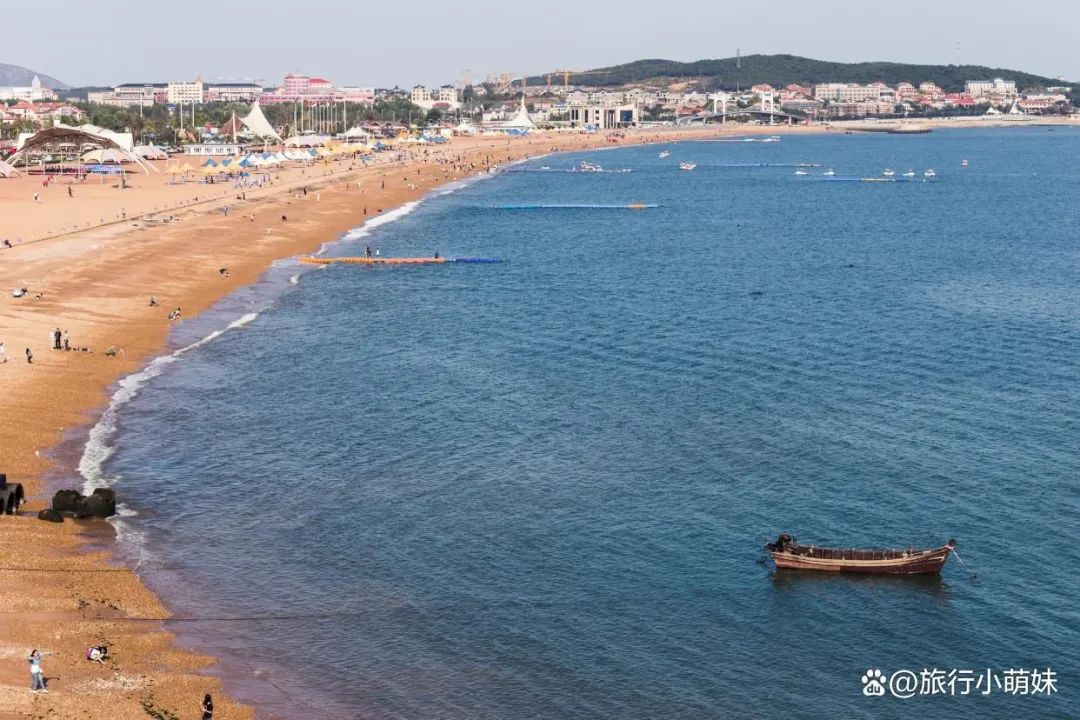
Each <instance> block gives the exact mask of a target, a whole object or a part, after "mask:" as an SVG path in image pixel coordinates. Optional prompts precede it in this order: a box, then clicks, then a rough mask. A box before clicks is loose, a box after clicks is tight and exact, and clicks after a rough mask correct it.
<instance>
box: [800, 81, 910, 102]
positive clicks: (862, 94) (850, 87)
mask: <svg viewBox="0 0 1080 720" xmlns="http://www.w3.org/2000/svg"><path fill="white" fill-rule="evenodd" d="M814 99H816V100H825V101H828V102H842V103H857V102H863V101H864V100H889V101H895V100H896V91H895V90H893V89H892V88H890V87H889V86H888V85H885V84H883V83H871V84H870V85H858V84H856V83H822V84H820V85H815V86H814Z"/></svg>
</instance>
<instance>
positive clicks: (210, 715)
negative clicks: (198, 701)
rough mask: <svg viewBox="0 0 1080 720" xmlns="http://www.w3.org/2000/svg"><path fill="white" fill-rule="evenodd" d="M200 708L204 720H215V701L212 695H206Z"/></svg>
mask: <svg viewBox="0 0 1080 720" xmlns="http://www.w3.org/2000/svg"><path fill="white" fill-rule="evenodd" d="M199 707H200V708H201V709H202V720H214V699H213V698H212V697H210V693H206V695H205V696H204V697H203V699H202V705H200V706H199Z"/></svg>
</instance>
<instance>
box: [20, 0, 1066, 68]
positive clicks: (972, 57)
mask: <svg viewBox="0 0 1080 720" xmlns="http://www.w3.org/2000/svg"><path fill="white" fill-rule="evenodd" d="M4 5H5V7H4V11H3V24H4V35H5V37H4V42H3V43H2V44H0V62H6V63H12V64H15V65H23V66H26V67H29V68H31V69H33V70H36V71H38V72H42V73H46V74H48V75H52V76H53V77H56V78H57V79H59V80H61V81H62V82H67V83H70V84H72V85H113V84H117V83H121V82H147V81H168V80H181V79H193V78H194V77H195V75H196V74H202V76H203V79H205V80H223V79H251V78H258V79H261V80H262V81H263V82H264V83H265V84H267V85H271V84H278V83H279V82H280V80H281V77H282V76H283V75H284V74H285V73H286V72H290V71H293V72H304V73H308V74H312V75H318V76H322V77H325V78H327V79H329V80H331V81H332V82H334V83H336V84H340V85H377V86H380V87H383V86H392V85H395V84H397V85H400V86H402V87H407V86H411V85H413V84H414V83H418V82H419V83H425V84H429V85H431V84H441V83H448V82H457V81H459V80H460V79H461V76H462V74H463V72H464V71H465V70H470V71H471V75H472V77H473V79H474V80H475V79H478V78H482V77H483V76H485V75H486V74H488V73H495V72H514V73H521V72H530V73H540V72H544V71H548V70H552V69H555V68H562V67H566V68H570V69H574V70H584V69H588V68H593V67H600V66H604V65H613V64H617V63H621V62H626V61H630V60H636V59H641V58H667V59H672V60H696V59H701V58H721V57H730V56H733V55H734V54H735V49H736V48H741V49H742V53H743V54H744V55H747V54H751V53H792V54H796V55H805V56H808V57H813V58H818V59H822V60H838V61H858V60H892V61H899V62H919V63H954V62H956V46H957V43H958V42H959V44H960V61H961V62H962V63H964V64H979V65H990V66H993V67H1007V68H1013V69H1017V70H1025V71H1028V72H1034V73H1037V74H1041V75H1047V76H1050V77H1057V76H1059V75H1064V76H1066V77H1067V78H1069V79H1072V80H1080V52H1077V51H1076V50H1075V42H1076V40H1077V37H1078V36H1080V2H1076V0H1027V1H1026V2H1024V3H1022V4H1021V3H1013V2H1005V1H1004V0H978V1H976V0H932V1H930V0H904V1H903V2H897V3H876V2H865V1H864V0H860V1H859V2H851V1H849V2H840V1H838V0H813V1H812V2H807V1H806V0H745V1H744V2H736V3H725V2H723V0H682V1H681V2H656V1H655V0H654V1H653V2H648V3H645V2H638V1H637V0H627V1H625V2H581V1H580V0H577V1H575V2H567V1H566V0H541V1H540V2H535V3H518V2H506V1H505V0H500V1H498V2H495V1H493V0H441V1H440V2H433V1H431V0H404V1H398V2H392V1H391V2H372V0H367V1H366V2H363V1H361V0H303V1H302V2H297V1H296V0H289V1H288V2H286V1H284V0H261V1H257V0H214V1H213V2H206V3H199V2H195V3H183V2H179V3H178V2H157V3H136V2H132V1H131V0H93V1H91V2H84V1H77V0H57V1H56V2H21V3H4ZM35 28H41V32H36V31H35ZM911 79H912V80H913V81H918V80H919V79H920V78H911Z"/></svg>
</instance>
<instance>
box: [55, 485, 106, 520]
mask: <svg viewBox="0 0 1080 720" xmlns="http://www.w3.org/2000/svg"><path fill="white" fill-rule="evenodd" d="M45 512H54V513H56V514H57V515H60V516H61V518H62V517H63V516H64V515H72V516H74V517H75V518H107V517H112V516H113V515H115V514H116V492H114V491H113V490H109V489H108V488H98V489H96V490H94V492H93V494H91V495H89V496H87V495H83V494H82V493H80V492H78V491H77V490H60V491H59V492H57V493H56V494H55V495H53V500H52V508H51V510H50V511H42V513H40V514H39V515H38V518H39V519H41V520H50V519H51V518H46V517H42V515H43V514H44V513H45ZM52 522H57V521H56V520H52Z"/></svg>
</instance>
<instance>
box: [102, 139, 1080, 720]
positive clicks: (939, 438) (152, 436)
mask: <svg viewBox="0 0 1080 720" xmlns="http://www.w3.org/2000/svg"><path fill="white" fill-rule="evenodd" d="M661 150H667V151H669V152H670V153H671V156H670V157H668V158H660V157H658V154H659V152H660V151H661ZM964 159H966V160H968V161H969V163H970V164H969V166H968V167H962V166H961V160H964ZM582 160H587V161H590V162H593V163H597V164H599V165H601V166H603V167H604V168H605V169H606V170H623V169H628V170H632V171H633V172H604V173H569V172H559V171H565V170H569V169H571V168H573V167H575V166H576V165H577V164H578V163H579V162H580V161H582ZM682 161H692V162H695V163H697V168H696V169H695V170H693V171H691V172H687V171H680V170H679V169H678V163H679V162H682ZM800 163H812V164H817V165H818V166H816V167H809V168H806V169H805V171H806V172H807V175H805V176H801V175H796V174H795V166H796V165H798V164H800ZM886 167H889V168H892V169H893V170H894V171H895V172H896V177H897V179H902V177H901V176H902V173H904V172H906V171H907V170H908V169H912V170H914V171H915V172H916V176H915V178H913V179H912V180H913V181H911V182H892V183H880V182H876V183H869V182H846V181H831V180H829V179H827V178H826V177H824V176H823V172H824V171H825V170H827V169H829V168H832V169H834V170H835V171H836V176H837V177H847V178H871V177H874V178H877V177H881V174H882V171H883V170H884V169H885V168H886ZM544 168H547V169H544ZM928 168H933V169H935V170H936V171H937V177H936V178H934V179H932V180H931V181H924V177H923V172H924V170H926V169H928ZM1078 200H1080V132H1078V131H1077V130H1075V129H1071V130H1070V129H1056V130H1050V129H1047V128H1039V127H1025V128H1014V129H1005V130H971V131H938V132H934V133H932V134H930V135H922V136H889V135H884V134H863V135H843V134H840V133H832V134H825V135H820V136H785V137H784V138H783V139H782V141H781V142H777V143H750V142H747V143H732V142H685V143H678V144H671V145H667V146H648V147H628V148H619V149H614V150H607V151H591V152H582V153H578V154H571V155H559V156H550V157H546V158H538V159H534V160H532V161H530V162H528V163H525V164H521V165H517V166H513V167H511V168H507V169H506V170H505V171H504V172H502V173H499V174H498V175H495V176H493V177H490V178H487V179H484V180H482V181H477V182H472V183H467V184H464V185H462V186H458V187H456V188H449V189H443V190H440V191H437V192H436V193H433V194H432V195H430V196H429V197H427V198H425V199H424V200H423V201H422V202H420V203H418V204H415V205H410V206H407V207H405V208H403V209H401V210H398V211H395V212H394V213H393V214H389V215H387V216H386V217H381V218H379V221H378V222H375V223H372V224H369V225H367V226H364V227H361V228H358V229H357V230H355V231H353V232H352V233H349V234H348V235H346V236H345V237H344V238H340V239H338V240H337V241H335V242H329V244H328V245H327V247H326V249H325V255H328V256H333V255H362V254H363V253H364V249H365V247H371V248H372V249H373V251H374V250H375V249H378V250H379V252H380V254H381V256H382V257H405V256H430V255H434V253H436V252H438V253H440V255H442V256H444V257H451V258H453V257H464V256H471V257H477V256H480V257H498V258H501V260H502V262H501V263H499V264H486V265H463V264H446V265H443V266H421V267H376V268H371V267H362V266H356V265H334V266H328V267H325V268H321V269H314V270H312V269H310V268H309V266H302V265H299V264H298V263H296V262H295V260H287V261H282V262H279V263H278V264H277V265H275V267H274V268H273V269H271V270H270V271H269V272H268V273H267V274H266V276H265V277H264V278H263V280H262V281H260V282H259V283H258V284H257V285H255V286H253V287H251V288H247V289H245V290H243V291H241V292H239V293H237V294H236V295H234V296H232V297H230V298H228V299H226V300H224V301H223V302H222V303H221V304H220V305H219V306H218V307H216V308H215V309H214V310H213V311H212V312H210V313H208V314H207V315H205V316H203V317H200V318H197V319H194V320H188V321H185V324H184V326H182V327H181V328H179V329H178V330H177V331H176V333H175V336H174V338H173V347H172V348H171V349H170V352H171V351H173V350H175V351H177V352H176V353H174V354H172V355H168V356H166V357H164V358H162V359H160V360H158V361H156V362H155V363H154V364H152V365H151V366H150V367H149V368H147V369H146V370H144V371H143V372H141V373H139V374H138V375H136V376H133V377H131V378H128V379H126V380H125V381H123V382H122V383H121V385H120V386H119V387H118V388H117V395H116V397H115V398H114V401H113V404H112V406H111V407H110V409H109V410H108V411H107V412H106V413H105V416H104V417H103V419H102V422H101V423H100V424H99V425H98V427H96V428H95V429H94V431H93V433H92V435H91V439H90V443H89V445H88V447H87V451H86V452H87V454H86V456H85V457H84V458H83V462H82V469H83V471H84V473H85V474H86V475H87V476H88V479H89V480H90V482H92V483H94V484H112V485H113V486H114V487H115V488H116V490H117V493H118V496H119V498H120V499H121V500H122V502H123V503H124V506H125V512H124V517H122V518H120V519H119V520H118V522H117V528H118V535H119V547H120V549H121V553H122V555H123V556H124V557H125V558H126V559H127V560H128V561H129V562H131V563H132V564H133V565H134V566H136V567H137V568H138V571H139V572H140V574H141V575H142V576H143V577H145V578H146V579H147V580H148V581H149V582H150V583H151V586H152V587H154V588H155V589H157V590H160V591H161V592H162V593H163V594H164V595H165V597H166V599H167V600H168V602H169V603H170V606H171V609H172V610H173V611H174V613H175V615H176V617H177V620H176V621H174V622H171V623H169V625H168V627H169V629H170V630H172V631H174V632H177V633H178V634H179V637H180V640H181V642H182V643H184V644H185V645H187V646H191V647H195V648H198V649H200V650H203V651H206V652H208V653H211V654H214V655H216V656H218V657H220V658H221V660H222V664H221V666H220V669H219V671H218V672H219V673H220V674H221V675H222V676H223V677H224V678H225V681H226V686H227V688H228V689H230V690H232V691H233V692H234V693H237V694H239V695H240V696H241V697H243V698H244V699H247V700H249V701H253V702H255V703H256V704H257V705H258V707H259V710H260V712H261V713H262V716H263V717H265V718H289V719H290V720H291V719H292V718H300V717H318V718H326V719H331V720H336V719H345V718H375V719H381V718H417V719H421V718H422V719H440V720H441V719H446V720H473V719H476V720H480V719H483V720H488V719H490V720H524V719H533V718H535V719H537V720H562V719H566V718H595V719H597V720H638V719H641V720H644V719H652V718H657V719H660V718H664V719H684V718H685V719H687V720H690V719H698V718H920V720H924V719H926V718H950V719H957V720H965V719H971V720H976V719H978V720H983V719H986V718H990V719H993V718H1010V719H1012V718H1018V717H1022V718H1063V717H1069V716H1070V713H1076V712H1077V708H1080V690H1078V686H1080V609H1078V608H1080V606H1078V604H1077V598H1078V597H1080V580H1078V579H1077V578H1078V574H1077V568H1078V566H1080V543H1078V542H1077V534H1078V529H1080V489H1078V478H1080V367H1078V359H1080V215H1078V210H1077V207H1078ZM633 203H645V204H655V205H657V206H658V207H656V208H649V209H643V210H630V209H626V208H625V207H624V206H625V205H627V204H633ZM508 205H514V206H522V205H532V206H537V207H534V208H524V209H523V208H520V207H519V208H515V209H509V208H506V207H504V206H508ZM542 206H561V207H542ZM573 206H579V207H573ZM581 206H591V207H581ZM597 206H614V207H597ZM333 240H334V238H327V241H333ZM780 532H789V533H793V534H795V535H797V536H798V538H799V539H800V540H801V541H803V542H805V543H814V544H818V545H839V546H845V547H852V546H854V547H863V546H869V547H905V548H906V547H908V546H909V545H914V546H916V547H929V546H937V545H940V544H944V543H945V542H946V541H947V540H948V539H949V538H952V537H955V538H957V539H958V546H957V549H958V551H959V555H960V558H961V559H962V560H963V561H964V563H965V564H963V565H961V564H960V563H959V562H958V561H957V560H956V559H955V558H950V560H949V561H948V563H947V565H946V566H945V568H944V571H943V572H942V574H941V576H940V577H936V576H935V577H926V578H921V579H911V578H889V577H877V578H875V577H836V576H822V575H816V574H802V573H797V572H789V571H776V570H775V569H774V568H773V567H772V565H771V563H769V562H763V557H764V553H763V551H762V545H763V544H764V543H766V542H768V541H770V540H772V539H774V538H775V536H776V535H777V534H779V533H780ZM934 669H938V670H942V671H944V672H945V673H949V672H950V671H954V670H955V671H956V672H957V674H958V676H960V677H967V676H968V675H967V674H968V673H970V676H971V677H977V676H981V677H982V680H981V681H980V685H979V686H975V685H974V684H972V685H971V687H970V691H969V692H968V693H967V694H961V692H960V691H961V690H962V686H960V685H954V686H953V688H954V689H953V691H952V692H951V693H950V691H949V685H945V691H944V692H938V693H936V694H924V693H923V692H922V690H927V689H932V688H922V687H921V688H920V692H919V693H917V694H916V696H915V697H911V698H899V697H896V696H895V695H894V694H892V693H891V692H890V691H888V690H886V692H885V693H884V695H883V696H874V695H867V694H864V689H865V687H866V685H865V683H864V677H865V676H866V674H867V672H868V671H870V670H880V671H881V673H882V674H883V677H885V678H889V677H891V676H892V675H893V674H894V673H896V672H898V671H903V670H911V671H913V672H914V673H916V674H920V673H922V672H923V671H924V670H927V671H932V670H934ZM1017 669H1024V670H1026V671H1027V672H1028V673H1030V671H1031V670H1032V669H1039V670H1040V672H1041V673H1042V677H1044V678H1045V677H1046V675H1045V671H1046V670H1047V669H1049V670H1051V671H1052V672H1053V673H1054V674H1055V677H1056V692H1053V693H1046V692H1043V693H1039V694H1032V693H1030V692H1029V693H1027V694H1024V693H1020V692H1017V694H1015V695H1014V694H1011V693H1007V692H1006V685H1005V684H1002V685H1001V686H997V685H995V682H1001V681H1002V680H1004V676H1005V673H1006V671H1008V670H1017ZM988 672H989V673H990V675H989V677H987V673H988ZM875 677H876V676H875ZM1014 677H1015V674H1014ZM988 684H989V694H986V692H985V691H986V690H987V689H988V687H987V686H988ZM1012 689H1015V687H1013V688H1012ZM1044 689H1045V688H1044Z"/></svg>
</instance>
